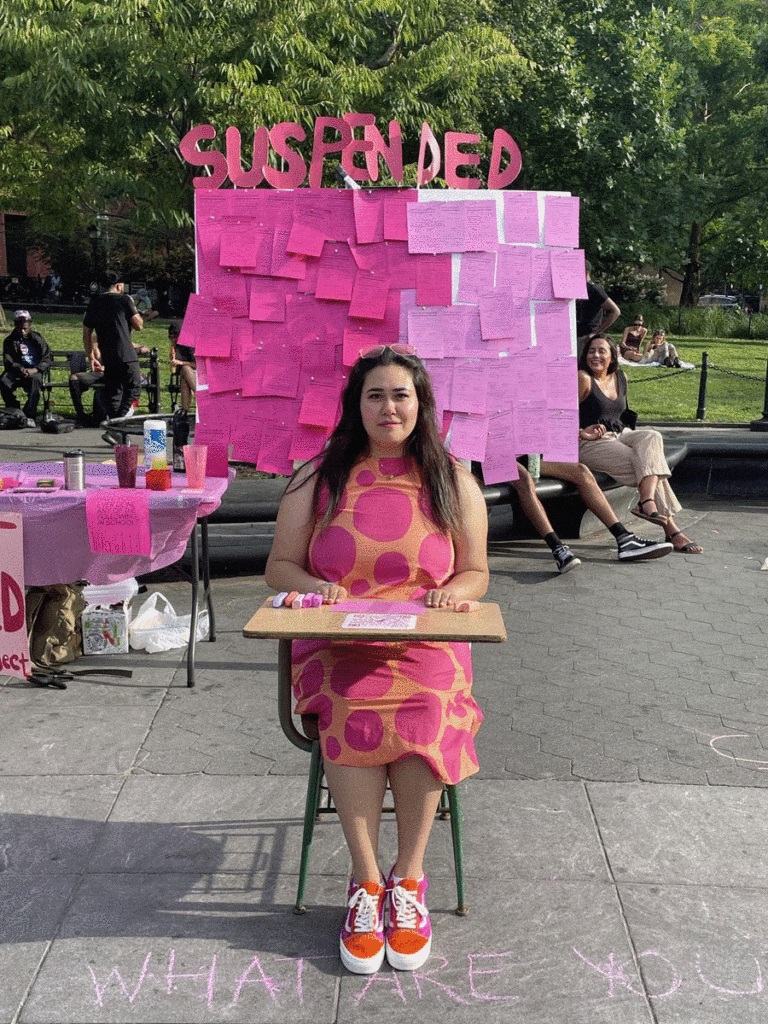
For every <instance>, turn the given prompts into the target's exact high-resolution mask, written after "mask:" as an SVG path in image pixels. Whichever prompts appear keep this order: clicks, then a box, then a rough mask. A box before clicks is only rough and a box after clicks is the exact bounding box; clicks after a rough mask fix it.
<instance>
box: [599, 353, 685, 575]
mask: <svg viewBox="0 0 768 1024" xmlns="http://www.w3.org/2000/svg"><path fill="white" fill-rule="evenodd" d="M627 413H628V409H627V378H626V376H625V375H624V371H623V370H622V369H621V368H620V367H619V352H618V349H617V348H616V345H615V344H614V343H613V342H612V341H609V339H608V338H600V337H598V338H593V339H592V341H590V343H589V344H588V345H587V347H586V348H585V349H584V351H583V352H582V354H581V357H580V358H579V462H583V463H584V464H585V465H586V466H589V468H590V469H591V470H592V471H593V472H602V473H608V474H609V475H610V476H612V477H613V478H614V480H617V481H618V482H619V483H620V484H625V485H626V486H628V487H637V489H638V491H639V492H640V498H639V501H638V503H637V505H636V506H635V507H634V508H633V509H632V514H633V515H635V516H637V517H638V518H639V519H645V520H646V521H647V522H649V523H656V524H657V525H658V526H661V527H662V528H663V530H664V534H665V536H666V538H667V540H668V541H670V542H671V544H672V545H673V547H674V549H675V551H681V552H683V553H684V554H688V555H698V554H701V551H702V548H701V547H700V546H699V545H698V544H694V543H693V541H692V540H690V538H688V537H686V535H685V534H684V533H683V531H682V530H679V529H678V527H677V524H676V523H675V520H674V518H673V516H674V513H675V512H679V511H680V509H681V508H682V506H681V505H680V502H679V501H678V500H677V497H676V496H675V492H674V491H673V490H672V488H671V487H670V485H669V477H670V475H671V472H672V471H671V470H670V468H669V466H668V465H667V460H666V459H665V458H664V439H663V438H662V436H661V434H660V433H659V432H658V431H657V430H650V429H648V428H643V429H640V430H634V429H630V427H628V426H626V425H625V423H626V421H627V418H628V417H627Z"/></svg>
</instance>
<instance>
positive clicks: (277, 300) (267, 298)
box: [248, 277, 285, 323]
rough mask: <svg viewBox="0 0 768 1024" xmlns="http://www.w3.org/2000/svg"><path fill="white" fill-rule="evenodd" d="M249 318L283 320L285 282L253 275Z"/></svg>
mask: <svg viewBox="0 0 768 1024" xmlns="http://www.w3.org/2000/svg"><path fill="white" fill-rule="evenodd" d="M248 316H249V317H250V319H251V320H261V321H264V322H268V323H282V322H283V321H284V320H285V282H284V281H276V280H274V279H273V278H269V277H255V278H253V280H252V282H251V302H250V306H249V309H248Z"/></svg>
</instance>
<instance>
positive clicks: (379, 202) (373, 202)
mask: <svg viewBox="0 0 768 1024" xmlns="http://www.w3.org/2000/svg"><path fill="white" fill-rule="evenodd" d="M352 209H353V211H354V215H355V238H356V239H357V242H358V244H359V245H369V244H370V243H371V242H383V241H384V201H383V199H382V196H381V193H380V192H378V191H370V190H368V189H363V188H361V189H355V191H354V192H353V193H352Z"/></svg>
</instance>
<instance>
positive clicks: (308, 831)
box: [293, 740, 323, 914]
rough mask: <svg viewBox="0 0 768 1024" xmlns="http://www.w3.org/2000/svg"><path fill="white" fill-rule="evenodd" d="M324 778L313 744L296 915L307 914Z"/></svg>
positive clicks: (316, 748)
mask: <svg viewBox="0 0 768 1024" xmlns="http://www.w3.org/2000/svg"><path fill="white" fill-rule="evenodd" d="M322 778H323V759H322V755H321V754H320V743H319V741H318V740H314V742H313V743H312V756H311V759H310V763H309V779H308V780H307V798H306V801H305V804H304V833H303V835H302V839H301V864H300V865H299V885H298V888H297V890H296V905H295V906H294V908H293V912H294V914H305V913H306V912H307V908H306V907H305V906H304V890H305V888H306V885H307V872H308V870H309V855H310V853H311V852H312V836H313V834H314V831H315V818H316V817H317V809H318V807H319V806H320V783H321V782H322Z"/></svg>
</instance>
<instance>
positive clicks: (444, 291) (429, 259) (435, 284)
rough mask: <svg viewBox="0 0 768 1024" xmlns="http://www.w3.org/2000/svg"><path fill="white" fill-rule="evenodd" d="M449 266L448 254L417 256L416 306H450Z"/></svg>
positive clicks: (450, 284)
mask: <svg viewBox="0 0 768 1024" xmlns="http://www.w3.org/2000/svg"><path fill="white" fill-rule="evenodd" d="M435 205H436V206H439V205H440V204H439V203H435ZM451 265H452V264H451V254H450V253H449V252H448V253H439V254H438V255H436V256H419V262H418V264H417V266H416V305H417V306H450V304H451V299H452V297H453V281H452V276H451V274H452V270H451Z"/></svg>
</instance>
